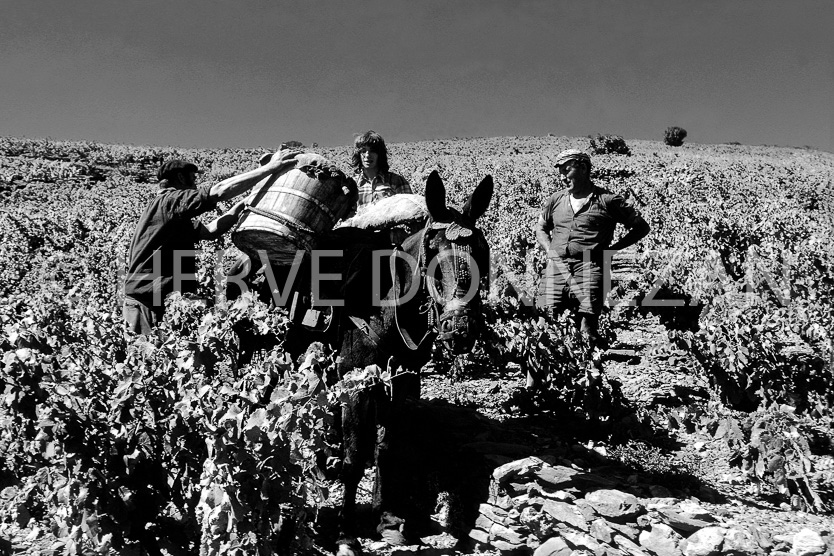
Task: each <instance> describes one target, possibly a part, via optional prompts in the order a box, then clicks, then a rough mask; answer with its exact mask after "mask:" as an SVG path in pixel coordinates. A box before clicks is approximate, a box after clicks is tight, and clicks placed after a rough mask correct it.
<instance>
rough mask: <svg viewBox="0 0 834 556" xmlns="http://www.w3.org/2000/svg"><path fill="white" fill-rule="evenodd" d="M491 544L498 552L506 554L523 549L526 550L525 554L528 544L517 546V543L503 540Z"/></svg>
mask: <svg viewBox="0 0 834 556" xmlns="http://www.w3.org/2000/svg"><path fill="white" fill-rule="evenodd" d="M491 544H492V546H494V547H495V548H497V549H498V550H501V551H504V552H514V551H516V550H521V549H524V550H525V552H526V549H527V545H526V544H515V543H511V542H507V541H502V540H494V541H492V543H491Z"/></svg>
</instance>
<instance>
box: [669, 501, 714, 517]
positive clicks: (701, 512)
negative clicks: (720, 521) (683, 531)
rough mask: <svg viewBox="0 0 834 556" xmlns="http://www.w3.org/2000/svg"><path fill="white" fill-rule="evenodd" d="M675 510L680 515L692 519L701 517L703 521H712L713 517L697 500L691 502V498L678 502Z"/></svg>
mask: <svg viewBox="0 0 834 556" xmlns="http://www.w3.org/2000/svg"><path fill="white" fill-rule="evenodd" d="M677 512H678V513H679V514H681V515H684V516H686V517H690V518H694V519H701V520H703V521H709V522H714V521H715V518H714V517H713V516H712V514H711V513H710V512H709V510H707V509H706V508H704V507H703V506H701V505H700V504H698V503H697V502H693V501H691V500H684V501H683V502H680V503H679V504H678V509H677Z"/></svg>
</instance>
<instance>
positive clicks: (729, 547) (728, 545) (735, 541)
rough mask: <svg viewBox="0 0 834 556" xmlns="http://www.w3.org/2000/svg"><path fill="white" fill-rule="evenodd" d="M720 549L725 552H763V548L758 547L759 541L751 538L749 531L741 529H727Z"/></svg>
mask: <svg viewBox="0 0 834 556" xmlns="http://www.w3.org/2000/svg"><path fill="white" fill-rule="evenodd" d="M721 550H722V551H723V552H725V553H727V552H732V553H734V554H763V553H764V550H762V549H761V548H760V547H759V543H757V542H756V540H755V539H754V538H753V535H752V534H751V533H750V531H745V530H743V529H735V528H731V529H727V532H726V533H725V534H724V545H723V546H722V547H721Z"/></svg>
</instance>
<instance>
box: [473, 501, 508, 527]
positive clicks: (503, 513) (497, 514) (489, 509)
mask: <svg viewBox="0 0 834 556" xmlns="http://www.w3.org/2000/svg"><path fill="white" fill-rule="evenodd" d="M478 512H480V514H481V515H482V516H485V517H487V518H488V519H490V520H492V521H494V522H495V523H505V521H506V519H507V516H508V515H509V512H508V511H507V510H505V509H503V508H499V507H498V506H493V505H491V504H481V505H480V506H478Z"/></svg>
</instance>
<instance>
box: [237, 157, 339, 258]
mask: <svg viewBox="0 0 834 556" xmlns="http://www.w3.org/2000/svg"><path fill="white" fill-rule="evenodd" d="M303 160H304V163H305V165H304V166H302V167H300V168H298V167H296V168H292V169H290V170H287V171H285V172H284V173H282V174H278V175H273V176H270V177H268V178H265V179H264V180H262V181H261V182H260V183H258V185H256V186H255V188H254V189H253V191H252V193H251V194H250V195H249V198H247V199H246V204H247V205H249V206H248V208H247V210H246V211H245V212H244V215H243V216H242V217H241V220H240V221H239V223H238V227H237V229H236V230H235V231H234V232H233V233H232V242H233V243H234V244H235V245H236V246H237V248H238V249H240V250H241V251H243V252H244V253H246V254H247V255H249V256H250V257H253V258H254V259H256V260H258V259H259V258H260V255H259V252H260V251H265V252H266V254H267V256H268V257H269V260H270V262H272V263H273V264H278V265H288V264H292V262H293V260H294V259H295V256H296V251H299V250H302V251H306V252H308V253H309V252H310V251H312V250H313V249H314V248H315V245H316V238H317V236H318V235H320V234H321V233H323V232H326V231H328V230H331V229H333V226H334V225H335V224H336V223H337V222H338V221H339V219H341V218H342V217H344V216H345V214H347V211H348V210H349V209H350V203H351V202H352V198H351V196H350V195H349V194H348V192H347V191H346V190H345V188H344V181H343V177H338V176H336V175H331V174H330V173H329V172H326V171H322V166H332V165H330V163H329V162H327V161H326V159H324V158H322V157H319V156H318V155H313V154H304V155H303ZM316 161H318V162H319V164H317V165H315V164H314V165H311V164H310V163H311V162H313V163H315V162H316Z"/></svg>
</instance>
